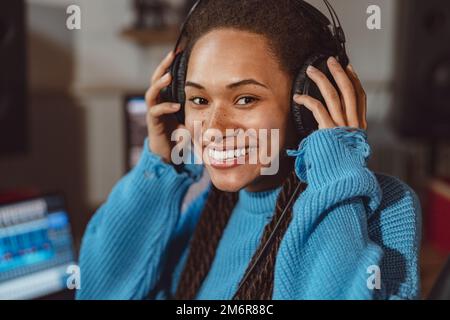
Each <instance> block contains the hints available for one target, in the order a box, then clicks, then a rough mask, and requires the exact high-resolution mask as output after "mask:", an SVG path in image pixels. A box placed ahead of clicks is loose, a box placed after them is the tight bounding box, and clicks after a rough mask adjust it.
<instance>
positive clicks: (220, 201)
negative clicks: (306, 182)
mask: <svg viewBox="0 0 450 320" xmlns="http://www.w3.org/2000/svg"><path fill="white" fill-rule="evenodd" d="M298 183H300V182H299V181H298V179H297V176H296V174H295V172H294V171H292V173H291V174H290V175H289V177H288V178H287V179H286V180H285V182H284V184H283V187H282V190H281V192H280V195H279V196H278V199H277V203H276V208H275V214H274V216H273V218H272V220H271V222H270V223H269V224H267V225H266V227H265V229H264V233H263V236H262V239H261V242H260V245H259V247H258V249H257V250H256V252H255V254H254V255H253V258H252V260H251V261H250V264H249V266H248V267H247V271H248V270H249V267H250V266H251V265H252V264H253V262H254V261H255V259H256V257H257V256H258V255H259V253H260V252H261V251H262V249H263V247H264V244H265V243H266V241H267V239H268V238H269V236H270V234H271V233H272V231H273V229H274V227H275V225H276V224H277V222H278V220H279V218H280V216H281V213H282V212H283V210H284V208H285V207H286V205H287V203H288V201H289V199H290V197H291V196H292V193H293V192H294V190H295V188H296V187H297V185H298ZM212 188H213V189H212V190H211V193H210V195H209V196H208V200H207V202H206V205H205V208H204V209H203V212H202V215H201V217H200V221H199V222H198V224H197V227H196V229H195V231H194V235H193V237H192V240H191V243H190V251H189V255H188V259H187V262H186V265H185V267H184V270H183V272H182V274H181V278H180V282H179V284H178V288H177V291H176V294H175V297H174V298H175V299H179V300H192V299H195V296H196V294H197V292H198V290H199V289H200V286H201V284H202V282H203V280H204V279H205V277H206V275H207V274H208V271H209V269H210V268H211V265H212V262H213V260H214V257H215V253H216V249H217V246H218V244H219V241H220V238H221V237H222V234H223V231H224V229H225V227H226V225H227V223H228V220H229V219H230V216H231V213H232V211H233V208H234V206H235V205H236V203H237V200H238V193H236V192H235V193H228V192H223V191H220V190H218V189H217V188H215V187H214V186H213V187H212ZM291 219H292V207H290V208H288V211H287V212H286V215H285V216H284V218H283V221H282V222H281V225H280V227H279V229H278V232H277V234H276V235H275V238H274V241H273V242H272V244H271V245H269V247H268V248H266V253H267V255H266V256H265V257H264V258H263V259H262V260H260V261H259V264H258V265H257V266H256V268H257V269H256V270H257V271H256V272H253V273H252V274H251V275H250V276H249V278H248V281H246V282H245V283H244V285H243V286H242V288H241V290H239V292H237V293H236V296H235V298H236V299H271V297H272V291H273V276H274V266H275V258H276V255H277V252H278V248H279V246H280V242H281V239H282V238H283V235H284V234H285V232H286V230H287V228H288V226H289V223H290V221H291Z"/></svg>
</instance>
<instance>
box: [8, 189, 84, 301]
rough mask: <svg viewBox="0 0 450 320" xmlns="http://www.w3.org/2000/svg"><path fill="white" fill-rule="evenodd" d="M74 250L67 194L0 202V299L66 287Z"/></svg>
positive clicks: (43, 292)
mask: <svg viewBox="0 0 450 320" xmlns="http://www.w3.org/2000/svg"><path fill="white" fill-rule="evenodd" d="M74 264H75V262H74V251H73V243H72V235H71V228H70V224H69V218H68V213H67V210H66V208H65V204H64V198H63V197H62V196H60V195H49V196H44V197H41V198H34V199H30V200H24V201H19V202H15V203H9V204H4V205H1V206H0V299H34V298H39V297H43V296H46V295H49V294H52V293H55V292H59V291H62V290H64V289H65V288H67V286H66V280H67V277H68V276H69V274H68V273H67V268H68V267H69V266H70V265H74Z"/></svg>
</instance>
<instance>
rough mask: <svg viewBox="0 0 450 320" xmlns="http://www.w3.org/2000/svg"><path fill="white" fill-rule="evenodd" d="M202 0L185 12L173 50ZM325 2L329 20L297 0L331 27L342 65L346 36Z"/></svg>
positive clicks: (308, 4)
mask: <svg viewBox="0 0 450 320" xmlns="http://www.w3.org/2000/svg"><path fill="white" fill-rule="evenodd" d="M201 2H202V0H197V2H195V4H194V5H193V6H192V8H191V9H190V10H189V13H188V14H187V16H186V18H185V20H184V21H183V24H182V25H181V28H180V33H179V35H178V38H177V41H176V43H175V48H174V52H176V51H177V50H178V47H179V46H180V43H181V40H182V39H183V36H184V35H185V33H186V25H187V23H188V22H189V20H190V19H191V17H192V15H193V14H194V12H195V10H196V9H197V8H198V6H199V5H200V3H201ZM323 2H324V3H325V6H326V7H327V9H328V12H329V13H330V17H331V21H330V19H328V18H327V17H326V16H325V15H324V14H323V13H322V12H321V11H320V10H318V9H317V8H316V7H314V6H313V5H311V4H310V3H308V2H306V1H304V0H299V3H300V5H301V6H302V7H303V8H304V9H305V11H306V12H308V14H309V15H310V16H311V17H313V18H314V20H316V21H318V22H319V23H321V24H323V25H324V26H325V27H331V31H332V34H333V37H334V39H335V40H336V46H337V48H338V52H339V54H338V57H339V60H340V62H341V63H342V64H343V65H347V64H348V62H349V60H348V56H347V51H346V49H345V42H346V37H345V33H344V29H343V28H342V25H341V22H340V21H339V17H338V15H337V13H336V11H335V10H334V8H333V6H332V5H331V4H330V2H329V1H328V0H323Z"/></svg>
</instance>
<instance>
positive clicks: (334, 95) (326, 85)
mask: <svg viewBox="0 0 450 320" xmlns="http://www.w3.org/2000/svg"><path fill="white" fill-rule="evenodd" d="M327 64H328V68H329V69H330V72H331V74H332V76H333V78H334V80H335V81H336V84H337V86H338V88H339V92H338V91H337V90H336V89H335V87H334V86H333V85H332V84H331V82H330V80H328V78H327V77H326V76H325V74H324V73H322V72H321V71H320V70H318V69H317V68H314V67H309V68H308V70H307V75H308V76H309V77H310V78H311V80H313V81H314V82H315V83H316V85H317V86H318V88H319V90H320V92H321V93H322V96H323V97H324V100H325V103H326V105H327V106H326V108H325V106H324V105H323V104H322V103H321V102H320V101H319V100H317V99H314V98H312V97H310V96H308V95H295V96H294V100H295V102H297V103H298V104H299V105H304V106H305V107H306V108H308V109H309V110H310V111H311V112H312V113H313V115H314V117H315V119H316V121H317V122H318V124H319V129H328V128H335V127H352V128H356V129H364V130H366V129H367V119H366V113H367V97H366V93H365V91H364V89H363V87H362V85H361V81H360V80H359V78H358V76H357V75H356V73H355V71H354V69H353V67H352V66H351V65H348V67H347V68H346V69H345V70H344V68H342V66H341V65H340V64H339V62H338V61H337V60H336V58H334V57H330V58H329V59H328V61H327ZM327 109H328V111H327Z"/></svg>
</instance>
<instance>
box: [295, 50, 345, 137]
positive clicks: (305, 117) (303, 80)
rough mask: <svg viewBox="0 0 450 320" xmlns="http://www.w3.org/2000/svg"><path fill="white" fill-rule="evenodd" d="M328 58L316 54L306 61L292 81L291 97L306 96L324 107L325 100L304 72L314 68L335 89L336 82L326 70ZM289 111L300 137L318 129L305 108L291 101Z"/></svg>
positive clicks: (312, 116)
mask: <svg viewBox="0 0 450 320" xmlns="http://www.w3.org/2000/svg"><path fill="white" fill-rule="evenodd" d="M328 57H329V56H328V55H323V54H317V55H313V56H311V57H309V58H308V59H306V61H305V64H304V65H303V67H302V69H301V70H300V72H299V73H298V75H297V77H296V78H295V80H294V84H293V95H294V94H296V93H298V94H303V95H308V96H310V97H312V98H314V99H316V100H319V101H320V102H321V103H322V104H323V105H324V106H325V107H326V103H325V100H324V98H323V96H322V94H321V93H320V90H319V88H318V87H317V85H316V84H315V83H314V81H312V80H311V79H310V78H309V77H308V75H307V74H306V70H307V69H308V67H309V66H314V67H316V68H317V69H319V70H320V71H322V72H323V73H324V74H325V75H326V76H327V78H328V79H329V80H330V82H331V83H332V84H333V86H334V87H335V88H337V85H336V82H335V81H334V78H333V76H332V75H331V73H330V71H329V70H328V66H327V60H328ZM291 111H292V115H293V118H294V123H295V126H296V128H297V131H298V133H299V134H300V135H301V136H307V135H309V134H311V133H312V132H314V131H316V130H317V129H318V128H319V124H318V123H317V121H316V119H315V118H314V115H313V113H312V112H311V111H309V110H308V109H307V108H306V107H305V106H303V105H299V104H297V103H296V102H295V101H292V107H291Z"/></svg>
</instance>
